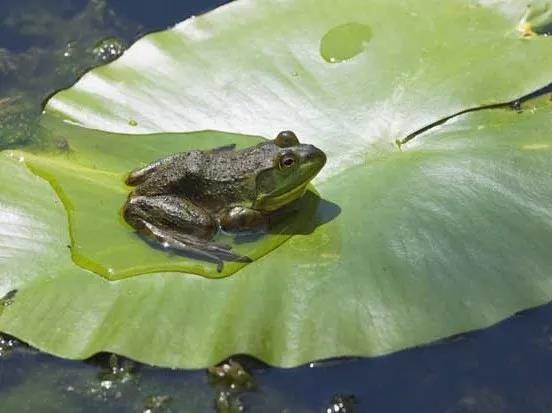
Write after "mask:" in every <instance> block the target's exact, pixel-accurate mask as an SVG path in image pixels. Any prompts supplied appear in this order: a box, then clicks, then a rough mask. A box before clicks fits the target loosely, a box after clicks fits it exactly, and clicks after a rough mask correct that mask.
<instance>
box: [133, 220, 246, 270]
mask: <svg viewBox="0 0 552 413" xmlns="http://www.w3.org/2000/svg"><path fill="white" fill-rule="evenodd" d="M142 224H143V226H144V229H145V230H147V232H148V233H149V234H150V235H151V236H152V237H153V238H154V239H156V240H157V241H158V242H159V243H160V244H161V245H162V246H163V247H164V248H172V249H175V250H177V251H181V252H184V253H188V254H193V255H195V256H197V257H201V258H204V259H207V260H210V261H214V262H215V263H216V264H217V272H222V270H223V268H224V261H235V262H252V260H251V258H249V257H247V256H245V255H239V254H235V253H233V252H232V251H231V249H232V247H231V246H229V245H226V244H219V243H215V242H207V241H202V240H199V239H196V238H193V237H189V236H186V235H183V234H178V233H175V232H172V231H166V230H163V229H161V228H158V227H156V226H155V225H153V224H150V223H149V222H146V221H143V220H142Z"/></svg>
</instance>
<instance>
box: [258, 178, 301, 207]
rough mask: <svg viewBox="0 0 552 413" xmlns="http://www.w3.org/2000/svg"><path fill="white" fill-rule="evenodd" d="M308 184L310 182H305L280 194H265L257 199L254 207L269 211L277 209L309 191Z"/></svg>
mask: <svg viewBox="0 0 552 413" xmlns="http://www.w3.org/2000/svg"><path fill="white" fill-rule="evenodd" d="M308 186H309V182H304V183H302V184H299V185H297V186H296V187H294V188H292V189H290V190H289V191H287V192H284V193H283V194H280V195H264V196H262V197H260V198H258V199H257V200H256V201H255V205H254V208H255V209H258V210H261V211H267V212H272V211H276V210H277V209H280V208H282V207H283V206H285V205H288V204H289V203H290V202H293V201H295V200H296V199H298V198H301V197H302V196H303V195H304V194H305V192H306V191H307V187H308Z"/></svg>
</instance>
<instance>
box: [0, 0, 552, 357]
mask: <svg viewBox="0 0 552 413" xmlns="http://www.w3.org/2000/svg"><path fill="white" fill-rule="evenodd" d="M502 3H504V2H502ZM514 9H515V8H514ZM508 10H509V9H508V8H505V7H502V4H501V6H500V7H499V6H498V5H496V4H495V3H489V2H485V4H478V3H477V2H473V1H463V0H451V1H449V2H446V3H445V2H439V1H436V0H435V1H427V0H407V1H403V2H388V1H383V0H374V1H371V2H366V1H364V0H344V1H342V2H340V4H339V7H336V5H335V2H334V1H331V0H317V1H314V0H299V1H297V0H295V1H291V0H285V1H277V2H276V1H274V2H273V1H263V2H260V1H253V0H238V1H236V2H234V3H231V4H229V5H227V6H225V7H222V8H220V9H217V10H215V11H213V12H211V13H209V14H207V15H205V16H201V17H198V18H195V19H192V20H189V21H186V22H184V23H182V24H180V25H178V26H176V27H175V28H173V29H171V30H168V31H165V32H161V33H157V34H153V35H149V36H147V37H145V38H143V39H141V40H140V41H139V42H137V43H136V44H135V45H134V46H132V47H131V48H130V49H129V50H128V51H127V52H126V53H125V54H124V55H123V56H122V58H120V59H119V60H117V61H116V62H114V63H112V64H110V65H108V66H105V67H102V68H99V69H96V70H94V71H92V72H90V73H88V74H87V75H85V76H84V77H83V78H82V79H81V80H80V81H79V82H78V83H77V84H76V85H75V86H74V87H72V88H71V89H68V90H66V91H63V92H61V93H59V94H57V95H56V96H54V97H53V98H52V99H51V100H50V102H49V103H48V105H47V107H46V111H47V113H49V114H50V115H53V116H57V117H60V118H61V119H64V120H69V121H71V122H73V123H76V124H80V125H82V126H86V127H89V128H93V129H103V130H106V131H110V132H113V133H127V134H139V133H140V134H142V133H157V132H179V133H181V132H183V131H188V132H191V131H197V130H205V129H210V130H213V129H215V130H222V131H226V132H228V133H238V134H245V135H260V136H266V137H270V136H273V135H274V134H275V133H276V132H277V131H279V130H282V129H293V130H295V131H296V132H297V133H298V135H299V136H301V137H304V139H305V140H307V141H310V142H312V143H314V144H316V145H317V146H319V147H320V148H322V149H323V150H324V151H326V153H327V154H328V158H329V162H328V165H327V166H326V167H325V169H324V170H323V172H324V173H323V174H322V175H321V176H320V178H319V179H318V180H317V182H316V186H317V189H318V190H319V192H320V196H321V197H322V199H323V200H325V201H326V202H325V203H324V202H321V203H320V205H318V207H317V208H318V209H317V211H316V213H314V214H313V218H312V223H311V225H312V228H311V231H305V232H304V234H300V235H295V236H293V237H291V238H290V239H289V240H287V241H286V242H284V243H283V244H281V245H280V246H279V247H278V248H276V249H274V250H273V251H271V252H270V253H268V254H266V255H264V256H262V257H260V258H259V259H257V260H256V261H255V262H253V263H251V264H249V265H247V266H245V267H244V268H242V269H240V270H239V271H237V272H236V273H235V274H234V275H232V276H231V277H227V278H223V279H216V280H213V279H207V278H204V277H193V276H185V274H180V273H175V272H161V269H160V270H159V272H155V273H150V274H145V275H141V276H134V277H131V278H126V279H123V280H120V281H115V282H114V281H107V280H106V279H104V278H102V277H99V276H97V274H95V273H93V272H91V271H88V270H85V269H83V268H82V267H80V266H78V265H76V264H75V262H74V261H73V260H72V257H71V253H70V251H69V249H68V248H67V245H68V244H70V242H71V240H70V233H69V229H68V225H67V215H66V210H65V208H64V205H62V203H61V201H60V199H59V197H58V196H57V194H56V192H55V191H54V190H53V188H52V187H51V186H50V185H49V184H48V182H46V181H44V180H42V179H41V178H39V177H37V176H36V175H34V174H33V173H32V172H31V171H30V170H28V169H27V168H26V166H25V162H21V161H20V159H21V158H22V157H23V158H24V159H30V158H28V156H27V155H22V154H20V153H14V152H11V153H5V154H3V155H2V159H1V161H0V179H1V180H2V182H4V183H5V185H4V186H3V187H2V190H1V191H0V228H2V230H1V231H0V245H2V255H1V258H0V259H1V260H2V261H1V262H2V275H3V276H2V279H1V280H2V281H1V283H0V296H1V295H2V292H8V291H10V290H13V289H17V290H18V293H17V295H16V296H15V297H14V299H13V303H12V304H11V305H10V306H8V307H5V308H4V311H3V312H2V314H1V315H0V330H2V331H5V332H7V333H10V334H13V335H15V336H17V337H19V338H21V339H23V340H25V341H28V342H29V343H31V344H33V345H35V346H37V347H39V348H40V349H43V350H46V351H49V352H51V353H54V354H58V355H61V356H64V357H70V358H83V357H87V356H89V355H91V354H93V353H95V352H98V351H102V350H106V351H112V352H116V353H120V354H124V355H127V356H130V357H133V358H135V359H138V360H140V361H145V362H148V363H152V364H157V365H163V366H173V367H203V366H207V365H210V364H213V363H215V362H217V361H219V360H220V359H222V358H225V357H227V356H229V355H231V354H235V353H247V354H250V355H253V356H255V357H258V358H260V359H262V360H264V361H266V362H268V363H270V364H274V365H279V366H294V365H297V364H301V363H304V362H307V361H309V360H313V359H321V358H328V357H336V356H353V355H355V356H370V355H379V354H384V353H388V352H391V351H395V350H399V349H403V348H406V347H410V346H414V345H419V344H421V343H426V342H429V341H432V340H435V339H438V338H441V337H445V336H448V335H452V334H457V333H460V332H464V331H466V330H470V329H475V328H481V327H484V326H488V325H490V324H493V323H495V322H497V321H499V320H501V319H503V318H505V317H507V316H509V315H511V314H512V313H514V312H516V311H519V310H521V309H525V308H528V307H531V306H535V305H538V304H542V303H544V302H547V301H549V300H550V298H551V297H552V257H551V256H550V254H549V253H548V248H547V246H548V245H550V243H551V242H552V210H551V209H550V203H551V200H552V186H551V185H550V180H551V178H552V172H551V171H550V168H549V165H550V163H551V161H552V139H551V138H550V137H549V130H550V128H551V126H552V116H551V112H552V108H551V106H550V103H549V102H547V101H545V100H543V101H541V102H539V104H536V103H531V104H529V105H526V107H525V108H524V110H523V112H522V113H518V112H516V111H513V110H497V111H482V112H477V113H472V114H469V115H466V116H464V117H460V118H457V119H455V120H454V121H451V122H449V123H446V124H445V125H443V126H441V127H439V128H434V129H432V130H430V131H429V132H427V133H425V134H423V135H420V136H418V137H417V138H415V139H414V140H413V141H411V142H410V143H409V144H407V145H405V146H403V147H402V150H399V148H397V146H396V145H395V144H394V141H395V140H396V139H397V138H402V137H404V136H406V135H407V134H408V133H410V132H412V131H413V130H415V129H417V128H419V127H422V126H424V125H426V124H429V123H431V122H433V121H435V120H437V119H439V118H441V117H444V116H446V115H448V114H450V113H454V112H457V111H459V110H461V109H464V108H467V107H472V106H476V105H483V104H490V103H495V102H500V101H507V100H511V99H514V98H516V97H518V96H521V95H523V94H525V93H528V92H530V91H531V90H533V89H536V88H537V87H540V86H543V85H545V84H548V83H549V82H550V71H549V67H550V64H551V63H552V55H550V53H548V50H549V48H550V45H551V43H550V42H551V41H552V40H551V39H550V38H547V37H544V36H533V37H531V38H522V37H521V36H520V34H519V33H518V31H517V29H516V28H517V24H518V22H519V20H520V19H521V18H522V15H517V16H516V15H514V14H511V12H510V11H508ZM350 23H354V24H355V25H354V27H356V28H357V29H358V28H360V27H362V28H363V29H362V30H359V31H360V32H361V34H362V36H363V39H364V40H363V41H361V42H360V43H358V38H357V36H356V35H355V33H356V32H355V33H351V31H350V30H348V29H343V25H347V24H350ZM358 25H362V26H358ZM366 27H369V31H368V30H367V29H366ZM336 28H341V29H336ZM353 31H354V30H353ZM328 33H330V38H331V39H333V40H332V47H337V46H336V45H339V41H337V40H335V36H338V37H339V35H340V33H341V34H343V35H344V39H343V41H344V42H345V43H344V44H345V45H346V46H347V47H345V51H344V52H343V53H341V54H339V55H337V54H336V56H338V57H339V60H342V61H341V63H338V62H327V61H326V60H325V59H324V58H323V57H322V56H321V55H320V51H321V50H326V49H325V48H323V47H322V45H321V42H322V41H323V39H324V38H326V39H327V38H328V37H326V35H327V34H328ZM368 34H370V35H368ZM353 41H354V42H357V43H355V44H354V45H351V44H349V42H353ZM331 53H337V52H336V51H334V50H331ZM46 127H47V128H48V129H50V130H51V131H52V133H54V134H55V135H56V134H57V135H63V134H64V132H63V127H62V126H56V124H55V122H52V123H49V124H46ZM75 133H77V132H75ZM106 136H112V139H106V140H105V141H103V142H104V143H105V145H107V146H106V149H108V150H109V151H111V150H112V151H113V152H112V159H110V160H109V161H108V160H106V161H105V162H110V163H111V164H113V165H117V162H118V160H119V159H120V161H121V169H120V170H119V171H122V170H125V169H123V166H124V168H127V165H125V164H124V162H126V161H125V160H124V159H127V158H128V159H132V160H134V159H138V158H139V155H138V154H139V153H140V151H141V150H142V148H141V145H140V142H141V140H142V139H144V137H143V136H140V135H136V136H127V137H126V138H124V139H123V140H119V138H121V136H119V135H106ZM190 136H192V135H190ZM95 139H96V138H94V139H92V138H91V139H90V140H89V141H86V142H87V143H89V147H88V148H86V149H81V150H80V151H79V154H78V156H81V157H82V158H79V161H78V162H79V163H83V162H84V159H89V160H94V161H96V160H97V162H104V156H107V155H106V153H107V152H106V151H102V152H103V154H102V155H100V154H99V152H94V145H95V143H94V142H95ZM192 140H193V137H192ZM123 141H124V143H122V142H123ZM224 143H225V142H221V144H224ZM134 151H136V153H135V152H134ZM109 156H111V155H109ZM51 159H52V158H51V155H39V158H36V162H41V163H42V164H41V165H46V164H47V165H48V166H49V167H53V169H52V170H55V171H56V173H58V172H59V169H60V167H61V166H62V165H61V162H60V161H59V159H58V158H56V161H55V162H54V161H53V160H51ZM106 159H107V158H106ZM30 162H31V164H32V163H33V162H34V161H33V160H31V161H30ZM67 162H72V161H71V160H68V161H67ZM31 166H32V165H31ZM33 170H35V171H36V168H34V169H33ZM65 185H66V184H65V183H63V184H62V186H63V187H65ZM67 185H69V184H67ZM58 193H59V191H58ZM332 204H335V205H337V206H338V207H339V208H340V209H341V213H340V214H339V215H337V214H336V212H335V208H330V207H328V205H332ZM77 212H79V211H77ZM113 213H116V211H114V212H113ZM109 236H110V234H105V238H106V239H107V238H108V237H109ZM122 252H124V251H122ZM4 274H5V275H4Z"/></svg>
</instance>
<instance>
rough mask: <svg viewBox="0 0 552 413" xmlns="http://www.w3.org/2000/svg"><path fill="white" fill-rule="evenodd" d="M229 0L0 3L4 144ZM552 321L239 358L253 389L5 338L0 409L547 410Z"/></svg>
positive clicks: (548, 310) (517, 321)
mask: <svg viewBox="0 0 552 413" xmlns="http://www.w3.org/2000/svg"><path fill="white" fill-rule="evenodd" d="M261 1H262V0H261ZM226 2H227V1H223V0H218V1H217V0H193V1H185V0H157V1H136V0H107V1H103V0H17V1H13V0H0V99H3V98H5V97H11V98H13V101H10V102H9V105H10V110H9V111H4V113H0V148H7V147H17V146H22V145H26V144H29V143H32V141H33V139H35V135H34V125H35V123H36V120H37V118H38V115H39V113H40V103H41V101H42V99H44V98H46V97H47V96H48V95H49V94H50V93H51V92H52V91H53V90H55V89H57V88H62V87H67V86H69V85H71V83H72V82H73V81H74V80H75V79H76V78H78V76H80V75H81V74H82V73H83V72H84V71H85V70H86V69H87V68H89V67H92V66H94V65H97V64H101V63H103V62H105V61H108V60H109V59H110V58H111V57H112V56H114V55H116V54H118V53H119V52H120V51H122V50H123V49H124V48H125V47H126V46H127V45H129V44H131V43H132V42H133V41H134V40H135V39H136V38H137V37H139V36H140V35H142V34H144V33H146V32H149V31H152V30H156V29H162V28H165V27H167V26H170V25H172V24H174V23H176V22H178V21H181V20H183V19H184V18H186V17H187V16H190V15H194V14H199V13H201V12H204V11H207V10H209V9H211V8H213V7H216V6H218V5H220V4H223V3H226ZM102 39H104V41H103V43H102V42H100V43H99V41H100V40H102ZM551 320H552V306H551V305H546V306H543V307H540V308H538V309H535V310H529V311H527V312H524V313H522V314H520V315H517V316H515V317H513V318H511V319H509V320H507V321H505V322H503V323H501V324H499V325H497V326H495V327H492V328H489V329H486V330H483V331H479V332H474V333H469V334H465V335H462V336H459V337H456V338H452V339H448V340H444V341H443V342H440V343H436V344H433V345H429V346H426V347H421V348H415V349H411V350H407V351H403V352H400V353H396V354H393V355H389V356H386V357H380V358H376V359H349V360H337V361H328V362H324V363H314V364H312V365H308V366H304V367H300V368H296V369H276V368H269V367H267V366H264V365H262V364H260V363H257V362H255V361H254V360H249V359H243V360H240V361H241V362H242V364H243V365H244V366H245V368H246V369H247V370H248V371H249V372H250V373H251V374H252V376H253V378H252V381H249V382H247V383H246V384H244V383H240V382H232V381H228V382H223V383H214V380H213V379H212V377H210V375H209V374H208V372H207V371H205V370H202V371H182V370H170V369H160V368H154V367H149V366H145V365H140V364H138V363H133V362H131V361H129V360H125V359H122V358H116V357H113V356H110V355H105V354H102V355H98V356H96V357H94V358H92V359H90V360H87V361H81V362H75V361H67V360H62V359H59V358H56V357H53V356H50V355H47V354H43V353H40V352H37V351H35V350H33V349H30V348H28V347H26V346H25V345H23V344H21V343H18V342H17V341H14V340H10V339H9V338H6V337H4V338H0V412H1V413H12V412H14V413H15V412H32V413H34V412H40V413H48V412H151V413H153V412H214V411H215V407H214V406H215V403H216V400H217V399H220V400H219V411H221V412H222V411H224V412H237V411H241V409H242V408H243V409H245V411H250V412H267V413H270V412H289V413H294V412H296V413H299V412H327V411H332V412H342V413H343V412H352V411H355V412H409V413H411V412H443V413H445V412H446V413H460V412H480V413H493V412H552V392H551V391H550V389H552V324H551ZM232 383H233V384H234V387H232ZM236 386H237V387H236ZM227 393H230V394H231V395H230V396H229V398H228V397H227ZM225 397H226V398H227V402H225V401H224V399H225ZM332 400H334V402H332ZM339 404H341V405H342V406H344V407H338V405H339ZM225 406H226V407H225ZM328 409H330V410H328Z"/></svg>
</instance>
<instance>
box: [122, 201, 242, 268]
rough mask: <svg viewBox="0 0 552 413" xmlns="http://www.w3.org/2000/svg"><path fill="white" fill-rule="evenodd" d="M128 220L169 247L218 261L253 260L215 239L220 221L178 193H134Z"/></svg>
mask: <svg viewBox="0 0 552 413" xmlns="http://www.w3.org/2000/svg"><path fill="white" fill-rule="evenodd" d="M123 216H124V218H125V220H126V221H127V222H128V223H129V224H130V225H132V226H133V227H134V228H135V229H136V230H137V231H138V232H139V233H141V234H143V235H145V236H147V237H149V238H152V239H154V240H156V241H158V242H159V243H160V244H161V245H162V246H163V247H165V248H172V249H175V250H177V251H181V252H183V253H188V254H190V255H194V256H197V257H198V258H203V259H206V260H210V261H214V262H215V263H216V264H217V271H218V272H221V271H222V269H223V265H224V260H227V261H238V262H251V259H250V258H249V257H246V256H242V255H238V254H235V253H233V252H231V251H230V249H231V247H230V246H228V245H224V244H218V243H214V242H212V241H211V239H212V238H213V236H214V235H215V234H216V232H217V230H218V226H217V223H216V221H215V220H214V219H213V218H212V217H211V216H210V215H209V214H208V213H207V212H206V211H205V210H203V209H202V208H200V207H198V206H196V205H195V204H193V203H192V202H190V201H189V200H187V199H183V198H178V197H174V196H165V195H163V196H153V197H145V196H131V197H130V198H129V200H128V202H127V203H126V204H125V207H124V209H123Z"/></svg>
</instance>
